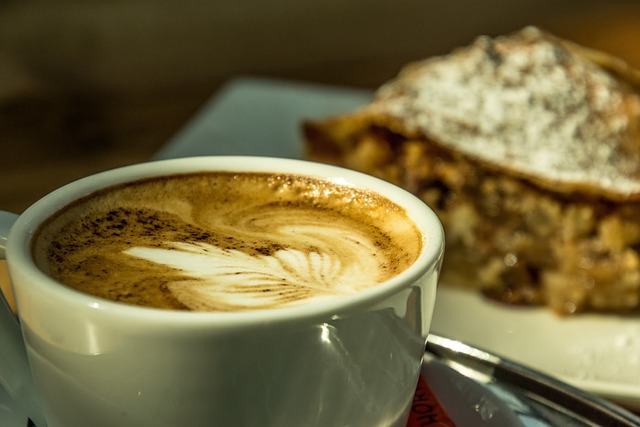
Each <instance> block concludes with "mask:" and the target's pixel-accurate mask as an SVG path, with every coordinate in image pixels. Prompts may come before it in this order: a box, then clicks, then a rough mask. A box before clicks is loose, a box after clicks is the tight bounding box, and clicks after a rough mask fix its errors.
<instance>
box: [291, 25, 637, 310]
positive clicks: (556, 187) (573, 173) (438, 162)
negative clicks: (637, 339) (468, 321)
mask: <svg viewBox="0 0 640 427" xmlns="http://www.w3.org/2000/svg"><path fill="white" fill-rule="evenodd" d="M639 88H640V73H638V71H636V70H633V69H631V68H630V67H628V66H627V65H626V64H625V63H623V62H622V61H620V60H618V59H616V58H613V57H611V56H609V55H607V54H605V53H603V52H598V51H593V50H589V49H587V48H584V47H581V46H578V45H576V44H574V43H572V42H570V41H567V40H563V39H560V38H558V37H555V36H553V35H551V34H549V33H547V32H545V31H542V30H540V29H538V28H535V27H527V28H524V29H522V30H520V31H518V32H515V33H513V34H509V35H504V36H500V37H496V38H490V37H486V36H483V37H479V38H477V39H476V40H475V41H474V42H473V43H472V44H471V45H469V46H467V47H464V48H459V49H456V50H454V51H453V52H451V53H450V54H449V55H446V56H441V57H434V58H430V59H426V60H423V61H418V62H415V63H412V64H409V65H407V66H406V67H405V68H404V69H403V70H401V72H400V74H399V75H398V76H397V77H396V78H395V79H393V80H391V81H389V82H388V83H386V84H384V85H383V86H382V87H380V88H379V89H378V91H377V92H376V94H375V95H374V97H373V99H372V100H371V102H370V103H369V104H368V105H366V106H363V107H362V108H361V109H359V110H357V111H353V112H351V113H347V114H343V115H339V116H335V117H324V118H314V119H311V118H310V119H308V120H306V121H305V122H304V123H303V124H302V128H303V135H304V139H305V147H306V153H307V157H308V158H309V159H311V160H316V161H323V162H328V163H333V164H338V165H342V166H346V167H348V168H352V169H356V170H359V171H363V172H366V173H369V174H371V175H375V176H378V177H381V178H383V179H386V180H388V181H391V182H393V183H395V184H398V185H400V186H402V187H404V188H406V189H408V190H409V191H411V192H413V193H415V194H417V195H419V196H420V197H421V198H422V199H423V200H424V201H425V202H426V203H427V204H429V205H430V206H431V207H432V208H433V209H434V210H435V211H436V212H437V213H438V215H439V216H440V219H441V220H442V222H443V224H444V227H445V231H446V236H447V253H446V256H445V264H444V267H443V281H444V282H445V283H453V284H460V285H465V286H470V287H474V288H478V289H480V290H481V291H482V292H483V293H484V294H485V295H487V296H488V297H490V298H493V299H495V300H498V301H502V302H505V303H509V304H523V305H546V306H548V307H550V308H551V309H553V310H554V311H556V312H557V313H561V314H572V313H578V312H584V311H600V312H616V313H622V312H633V311H638V310H639V309H640V90H639Z"/></svg>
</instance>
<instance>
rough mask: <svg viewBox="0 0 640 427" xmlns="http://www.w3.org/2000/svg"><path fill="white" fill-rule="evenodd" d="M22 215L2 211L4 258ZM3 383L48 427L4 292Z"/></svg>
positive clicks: (0, 328)
mask: <svg viewBox="0 0 640 427" xmlns="http://www.w3.org/2000/svg"><path fill="white" fill-rule="evenodd" d="M16 219H18V215H15V214H12V213H9V212H3V211H0V259H5V258H6V247H7V238H8V236H9V230H10V229H11V226H12V225H13V223H14V222H15V221H16ZM0 384H1V385H2V386H3V387H4V388H5V390H6V391H7V393H9V395H10V396H11V397H12V398H13V399H14V400H15V401H16V402H17V403H18V404H21V405H22V406H23V407H24V409H25V412H26V413H27V414H28V415H29V418H30V419H31V420H32V421H33V422H34V423H35V424H36V426H38V427H45V426H46V425H47V424H46V421H45V419H44V414H43V413H42V405H41V403H40V399H39V398H38V394H37V392H36V387H35V384H34V381H33V376H32V375H31V368H30V367H29V361H28V360H27V350H26V348H25V345H24V340H23V338H22V333H21V332H20V322H19V320H18V317H17V316H16V315H15V314H14V313H13V311H12V310H11V306H10V305H9V302H8V301H7V298H6V297H5V295H4V293H3V292H2V291H0Z"/></svg>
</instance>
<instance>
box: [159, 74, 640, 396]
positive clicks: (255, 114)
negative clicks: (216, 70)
mask: <svg viewBox="0 0 640 427" xmlns="http://www.w3.org/2000/svg"><path fill="white" fill-rule="evenodd" d="M370 96H371V93H370V92H369V91H365V90H357V89H347V88H335V87H322V86H310V85H305V84H297V83H291V82H282V81H273V80H264V79H253V78H242V79H237V80H234V81H232V82H230V83H229V84H228V85H226V86H225V87H224V88H223V90H221V91H220V92H219V93H218V94H216V96H214V97H213V99H212V100H211V102H209V103H208V104H207V105H206V106H205V108H204V109H203V110H202V111H201V112H200V113H199V114H198V115H196V116H195V117H194V119H193V120H192V121H191V122H190V123H189V124H188V125H187V126H186V127H185V128H184V129H183V130H182V131H181V132H180V133H179V134H178V135H176V137H175V138H174V139H173V140H172V141H170V142H169V144H168V145H167V146H166V147H165V148H164V149H163V150H161V151H160V152H159V153H158V155H157V157H158V158H168V157H181V156H191V155H201V154H202V155H205V154H252V155H265V156H280V157H293V158H298V157H301V156H302V144H301V137H300V121H301V119H303V118H322V117H325V116H328V115H331V114H336V113H340V112H345V111H350V110H352V109H354V108H356V107H358V106H361V105H363V104H364V103H365V102H367V100H368V99H369V98H370ZM433 331H434V332H436V333H438V334H440V335H443V336H448V337H451V338H455V339H457V340H460V341H463V342H465V343H468V344H470V345H474V346H478V347H481V348H484V349H486V350H488V351H492V352H495V353H498V354H500V355H502V356H504V357H507V358H510V359H512V360H514V361H516V362H520V363H523V364H526V365H528V366H529V367H531V368H534V369H537V370H539V371H542V372H545V373H547V374H550V375H552V376H555V377H558V378H559V379H561V380H564V381H566V382H568V383H570V384H572V385H574V386H577V387H579V388H582V389H584V390H586V391H588V392H592V393H594V394H598V395H600V396H604V397H607V398H612V399H614V400H616V401H619V402H621V403H624V404H626V405H630V406H635V407H640V319H638V318H633V317H616V316H604V315H580V316H575V317H567V318H560V317H558V316H556V315H554V314H552V313H550V312H549V311H547V310H546V309H541V308H522V307H517V308H514V307H505V306H498V305H496V304H493V303H491V302H489V301H487V300H485V299H483V298H481V297H480V296H478V295H477V294H475V293H470V292H466V291H460V290H456V289H452V288H449V287H446V286H444V287H441V288H440V290H439V292H438V301H437V304H436V311H435V316H434V322H433Z"/></svg>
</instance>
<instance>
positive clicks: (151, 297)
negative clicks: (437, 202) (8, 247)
mask: <svg viewBox="0 0 640 427" xmlns="http://www.w3.org/2000/svg"><path fill="white" fill-rule="evenodd" d="M423 244H424V243H423V236H422V235H421V233H420V231H419V230H418V229H417V227H416V225H415V224H414V223H413V222H412V221H411V220H410V219H409V218H408V216H407V214H406V212H405V211H404V209H403V208H402V207H400V206H398V205H397V204H395V203H393V202H392V201H390V200H388V199H387V198H385V197H382V196H380V195H378V194H376V193H374V192H371V191H367V190H363V189H359V188H354V187H351V186H348V185H342V184H338V183H336V182H332V181H331V180H330V179H317V178H311V177H306V176H298V175H292V174H272V173H252V172H250V173H244V172H243V173H235V172H202V173H192V174H182V175H171V176H164V177H158V178H150V179H145V180H141V181H136V182H132V183H127V184H122V185H117V186H114V187H110V188H107V189H104V190H100V191H97V192H95V193H93V194H91V195H89V196H87V197H84V198H82V199H80V200H78V201H76V202H74V203H73V204H71V205H69V206H67V207H65V208H64V209H62V210H61V211H59V212H58V213H56V214H55V215H54V216H52V217H51V218H50V219H49V220H47V221H46V222H45V223H44V224H43V225H41V226H40V228H39V230H38V231H37V233H36V235H35V237H34V240H33V243H32V253H33V257H34V260H35V262H36V264H37V265H38V267H39V268H40V269H41V270H43V271H44V272H45V273H47V274H48V275H50V276H51V277H53V278H54V279H56V280H57V281H59V282H61V283H63V284H65V285H67V286H69V287H72V288H75V289H77V290H79V291H82V292H85V293H89V294H93V295H95V296H98V297H101V298H106V299H109V300H113V301H119V302H123V303H129V304H135V305H141V306H148V307H156V308H169V309H179V310H196V311H239V310H252V309H269V308H276V307H284V306H290V305H296V304H302V303H311V302H313V301H318V300H324V299H331V298H337V297H340V296H341V295H349V294H353V293H356V292H359V291H361V290H364V289H367V288H370V287H373V286H376V285H378V284H380V283H382V282H384V281H386V280H388V279H390V278H392V277H394V276H396V275H397V274H399V273H400V272H402V271H404V270H405V269H406V268H408V267H409V266H410V265H411V264H413V262H414V261H415V260H416V259H417V257H418V256H419V254H420V252H421V251H422V246H423Z"/></svg>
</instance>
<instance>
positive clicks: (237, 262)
mask: <svg viewBox="0 0 640 427" xmlns="http://www.w3.org/2000/svg"><path fill="white" fill-rule="evenodd" d="M325 232H331V230H330V229H327V230H325ZM349 240H351V239H349ZM343 244H348V245H349V247H350V249H352V258H353V259H352V260H350V262H349V263H343V262H342V260H341V259H340V258H339V257H338V256H337V255H338V254H337V253H335V252H334V253H331V248H330V247H329V248H327V251H326V252H315V251H306V252H304V251H300V250H296V249H280V250H277V251H275V252H274V253H273V254H272V255H260V254H258V255H248V254H246V253H243V252H241V251H238V250H234V249H221V248H219V247H216V246H213V245H209V244H206V243H195V244H194V243H174V244H173V245H171V246H173V248H171V249H157V248H141V247H136V248H132V249H129V250H127V251H126V253H127V254H129V255H133V256H136V257H139V258H143V259H146V260H149V261H152V262H156V263H159V264H163V265H166V266H169V267H171V268H175V269H177V270H180V271H181V273H182V274H183V275H185V276H187V277H189V278H193V279H196V280H180V281H176V282H173V283H171V284H169V285H168V286H169V289H170V290H171V292H172V293H173V294H174V295H175V296H176V298H177V299H178V300H180V301H181V302H183V303H184V304H185V305H187V306H189V307H191V308H193V309H200V310H214V309H215V310H223V309H225V310H232V309H238V308H242V309H246V308H249V307H251V308H272V307H280V306H284V305H292V304H300V303H302V302H307V300H310V299H313V300H319V299H324V298H331V297H334V296H336V295H348V294H352V293H355V292H358V291H359V290H361V289H364V288H367V287H370V284H374V283H378V282H379V281H380V273H379V272H378V269H379V265H378V263H377V261H376V260H375V258H373V257H371V253H375V249H374V248H372V247H371V245H369V244H362V243H360V242H358V241H355V240H352V241H351V243H343Z"/></svg>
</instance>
